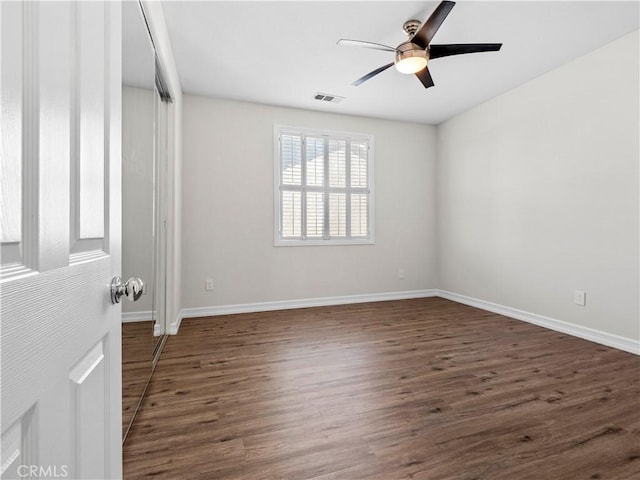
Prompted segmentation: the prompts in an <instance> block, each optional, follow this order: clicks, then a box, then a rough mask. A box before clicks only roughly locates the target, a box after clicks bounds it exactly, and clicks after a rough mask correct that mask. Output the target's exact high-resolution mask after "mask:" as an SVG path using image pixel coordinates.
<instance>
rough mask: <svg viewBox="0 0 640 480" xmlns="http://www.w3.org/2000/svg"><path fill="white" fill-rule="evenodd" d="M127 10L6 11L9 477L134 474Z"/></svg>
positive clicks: (87, 6)
mask: <svg viewBox="0 0 640 480" xmlns="http://www.w3.org/2000/svg"><path fill="white" fill-rule="evenodd" d="M120 8H121V6H120V4H119V3H116V2H114V3H109V2H107V3H104V2H95V3H75V2H55V3H54V2H42V3H40V2H2V3H0V20H1V22H2V70H1V71H2V80H3V85H2V90H1V95H2V96H1V98H0V100H1V101H2V111H3V119H2V120H3V123H2V141H3V143H2V152H3V155H2V172H3V187H4V182H5V181H6V182H7V184H9V185H11V188H13V190H12V191H11V193H10V194H7V195H2V196H1V197H0V201H1V202H2V204H1V205H0V210H1V211H2V212H9V211H10V212H11V214H10V215H9V214H8V215H7V216H6V217H5V216H4V213H3V218H2V225H3V229H4V228H5V227H4V225H5V224H6V225H13V226H12V227H11V228H12V230H11V232H12V233H11V235H7V236H4V235H3V236H2V237H1V238H2V241H3V243H2V249H3V250H2V253H3V262H2V266H1V267H0V272H1V273H2V277H1V278H2V280H1V282H2V283H1V284H0V315H1V322H2V323H1V330H0V348H1V356H2V359H1V360H2V361H1V377H0V378H1V379H0V382H1V387H2V404H1V408H2V411H1V424H0V427H1V432H2V446H3V448H2V461H1V465H2V472H0V476H1V477H2V478H20V477H24V476H25V474H27V475H28V474H31V475H32V476H33V477H38V476H40V477H51V476H54V474H57V476H58V477H65V478H82V479H87V478H118V477H120V476H121V444H120V440H121V424H120V406H121V403H120V402H121V400H120V395H121V389H120V380H121V377H120V354H121V351H120V307H119V305H117V306H116V305H112V304H111V302H110V296H109V284H110V280H111V278H112V277H113V276H114V275H116V274H118V273H119V270H120V207H121V205H120V101H121V100H120V95H121V87H120V82H121V67H120V61H121V43H120V42H121V31H120V23H121V19H120ZM9 45H10V46H11V47H10V48H6V46H9ZM16 46H17V48H15V47H16ZM12 48H15V52H17V53H15V52H14V54H11V55H7V56H5V52H7V51H10V50H12ZM94 55H95V57H94ZM96 59H98V60H96ZM18 64H19V65H21V69H20V71H21V73H20V74H18V73H15V72H13V74H10V73H6V72H7V71H8V68H11V67H12V66H13V67H15V66H16V65H18ZM11 75H13V79H12V82H13V83H9V84H8V86H5V84H4V81H5V78H8V77H10V76H11ZM80 85H83V86H84V87H83V88H84V89H85V90H86V91H83V89H82V88H80V89H78V88H76V87H79V86H80ZM5 87H6V88H5ZM72 92H77V93H73V94H72ZM83 92H84V93H83ZM88 92H90V93H88ZM5 105H7V106H10V107H11V108H10V109H9V110H10V111H11V110H12V109H13V110H14V111H13V112H10V114H9V117H5V113H4V112H5ZM5 118H7V121H6V122H5ZM16 122H17V124H16ZM5 133H7V135H6V136H5ZM18 137H19V140H20V141H19V142H18V141H17V140H16V138H18ZM5 138H6V139H8V140H7V141H5ZM83 145H84V146H83ZM5 151H11V155H10V156H8V157H5V155H4V152H5ZM6 158H8V160H5V159H6ZM5 172H10V175H9V177H10V178H7V179H5V178H4V173H5ZM83 185H84V186H83ZM72 187H73V188H72ZM83 188H84V191H85V192H88V191H89V190H91V194H90V195H89V194H87V195H85V197H83V196H82V191H83ZM16 192H19V194H16ZM83 198H85V199H84V200H82V199H83ZM83 201H84V206H83V207H81V206H80V205H81V204H82V202H83ZM83 208H84V210H83ZM81 212H82V213H83V215H84V216H85V217H86V218H88V220H87V224H86V226H87V228H86V229H85V230H81V229H82V225H83V223H84V218H82V215H80V213H81ZM12 215H13V216H16V215H17V216H18V217H19V222H17V223H18V224H19V226H20V228H19V229H17V228H15V225H16V224H17V223H16V220H15V219H14V218H13V216H12ZM76 220H78V222H76ZM81 231H84V232H85V236H86V237H87V238H86V240H87V241H88V242H89V243H86V244H85V245H84V247H83V248H84V249H80V250H79V251H77V253H75V254H73V255H70V254H71V253H73V252H74V248H75V245H74V240H75V237H76V235H75V232H78V233H79V232H81ZM16 232H18V235H16ZM79 236H81V235H79ZM12 249H13V251H14V253H16V252H17V255H14V257H12V258H8V259H6V258H5V256H4V254H5V252H7V251H8V252H10V251H12ZM5 260H6V261H5ZM18 469H20V470H18Z"/></svg>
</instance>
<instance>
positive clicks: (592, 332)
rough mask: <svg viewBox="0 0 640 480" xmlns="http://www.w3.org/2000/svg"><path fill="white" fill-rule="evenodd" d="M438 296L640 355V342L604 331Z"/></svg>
mask: <svg viewBox="0 0 640 480" xmlns="http://www.w3.org/2000/svg"><path fill="white" fill-rule="evenodd" d="M436 295H437V296H439V297H442V298H446V299H447V300H452V301H454V302H458V303H463V304H465V305H469V306H471V307H476V308H480V309H482V310H487V311H489V312H493V313H498V314H500V315H504V316H506V317H511V318H515V319H516V320H522V321H524V322H527V323H532V324H534V325H538V326H540V327H545V328H548V329H550V330H555V331H556V332H562V333H566V334H568V335H572V336H574V337H578V338H582V339H585V340H589V341H592V342H596V343H599V344H601V345H606V346H608V347H613V348H617V349H618V350H624V351H625V352H629V353H634V354H636V355H640V340H637V339H633V338H627V337H621V336H619V335H614V334H612V333H607V332H603V331H602V330H596V329H593V328H589V327H583V326H581V325H576V324H575V323H569V322H564V321H562V320H557V319H555V318H550V317H545V316H543V315H538V314H537V313H531V312H525V311H524V310H518V309H516V308H511V307H507V306H504V305H498V304H497V303H491V302H487V301H485V300H480V299H478V298H472V297H467V296H465V295H460V294H459V293H453V292H448V291H446V290H437V293H436Z"/></svg>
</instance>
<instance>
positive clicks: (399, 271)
mask: <svg viewBox="0 0 640 480" xmlns="http://www.w3.org/2000/svg"><path fill="white" fill-rule="evenodd" d="M398 278H399V279H400V280H404V268H401V269H399V270H398Z"/></svg>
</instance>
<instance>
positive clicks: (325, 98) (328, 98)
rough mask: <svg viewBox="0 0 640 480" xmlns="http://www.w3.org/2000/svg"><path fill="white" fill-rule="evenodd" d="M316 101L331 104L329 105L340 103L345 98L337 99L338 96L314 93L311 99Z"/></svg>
mask: <svg viewBox="0 0 640 480" xmlns="http://www.w3.org/2000/svg"><path fill="white" fill-rule="evenodd" d="M313 98H315V99H316V100H320V101H322V102H331V103H340V102H341V101H342V100H344V99H345V97H339V96H338V95H331V94H330V93H316V95H315V96H314V97H313Z"/></svg>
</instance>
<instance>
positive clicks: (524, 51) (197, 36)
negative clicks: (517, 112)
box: [163, 1, 640, 124]
mask: <svg viewBox="0 0 640 480" xmlns="http://www.w3.org/2000/svg"><path fill="white" fill-rule="evenodd" d="M438 3H439V2H437V1H428V2H425V1H422V2H398V1H395V2H390V1H388V2H380V1H350V2H349V1H348V2H329V1H325V2H322V1H319V2H318V1H316V2H306V1H305V2H302V1H298V2H292V1H289V2H272V1H261V2H243V1H240V2H239V1H234V2H231V1H225V2H221V1H209V2H167V1H165V2H163V7H164V13H165V16H166V21H167V25H168V28H169V33H170V36H171V43H172V48H173V53H174V55H175V58H176V63H177V65H178V70H179V74H180V80H181V83H182V87H183V90H184V91H185V92H186V93H194V94H200V95H207V96H214V97H223V98H231V99H237V100H246V101H251V102H259V103H267V104H272V105H282V106H288V107H298V108H305V109H310V110H319V111H329V112H334V113H344V114H352V115H363V116H369V117H379V118H387V119H393V120H404V121H411V122H419V123H428V124H438V123H440V122H442V121H444V120H446V119H448V118H450V117H452V116H454V115H456V114H457V113H460V112H463V111H465V110H467V109H469V108H471V107H473V106H474V105H477V104H479V103H482V102H484V101H486V100H488V99H490V98H492V97H495V96H497V95H499V94H500V93H502V92H505V91H507V90H509V89H511V88H513V87H515V86H517V85H520V84H522V83H524V82H526V81H527V80H529V79H532V78H534V77H537V76H539V75H541V74H543V73H545V72H547V71H549V70H551V69H553V68H555V67H558V66H560V65H562V64H564V63H566V62H568V61H570V60H572V59H574V58H576V57H578V56H580V55H583V54H585V53H587V52H590V51H592V50H594V49H596V48H597V47H599V46H601V45H604V44H606V43H609V42H611V41H613V40H615V39H617V38H619V37H621V36H622V35H624V34H625V33H628V32H631V31H633V30H637V29H638V28H640V21H639V18H640V14H639V5H640V4H639V3H638V2H637V1H633V2H612V1H601V2H593V1H590V2H575V1H570V2H520V1H512V2H505V1H501V2H499V1H496V2H479V1H478V2H475V1H474V2H470V1H463V2H458V3H457V4H456V6H455V7H454V8H453V10H452V11H451V13H450V14H449V16H448V17H447V19H446V20H445V22H444V24H443V25H442V27H441V28H440V30H439V31H438V33H437V34H436V36H435V37H434V39H433V43H434V44H437V43H475V42H478V43H491V42H496V43H499V42H502V43H503V47H502V50H501V51H500V52H492V53H480V54H469V55H461V56H455V57H448V58H440V59H435V60H433V61H432V62H430V63H429V69H430V71H431V74H432V76H433V79H434V82H435V87H432V88H430V89H428V90H425V89H424V87H422V85H421V84H420V82H419V80H418V79H417V78H415V77H414V76H413V75H403V74H401V73H399V72H398V71H397V70H395V68H391V69H389V70H387V71H386V72H383V73H381V74H380V75H378V76H377V77H375V78H373V79H371V80H369V81H368V82H366V83H364V84H362V85H360V86H359V87H354V86H352V85H351V83H352V82H353V81H354V80H355V79H357V78H359V77H361V76H362V75H364V74H365V73H368V72H369V71H371V70H373V69H375V68H377V67H379V66H381V65H384V64H386V63H389V62H391V61H393V54H392V53H388V52H384V51H379V50H369V49H361V48H353V47H344V46H338V45H336V41H337V40H338V39H340V38H349V39H359V40H366V41H370V42H376V43H383V44H387V45H391V46H396V45H397V44H399V43H400V42H402V41H404V39H405V38H406V37H405V35H404V32H403V31H402V24H403V23H404V22H405V21H406V20H409V19H411V18H416V19H419V20H422V21H424V19H426V18H427V17H428V16H429V14H430V13H431V12H432V11H433V9H434V8H435V7H436V6H437V5H438ZM316 92H323V93H330V94H335V95H339V96H344V97H346V100H343V101H342V102H341V103H339V104H332V103H326V102H320V101H317V100H314V99H313V97H314V94H315V93H316Z"/></svg>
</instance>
